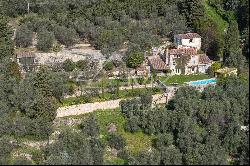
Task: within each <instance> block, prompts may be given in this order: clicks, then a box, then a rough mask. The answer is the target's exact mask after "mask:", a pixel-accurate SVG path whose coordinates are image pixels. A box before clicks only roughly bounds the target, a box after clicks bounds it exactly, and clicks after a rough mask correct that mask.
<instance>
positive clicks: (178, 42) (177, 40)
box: [174, 33, 201, 50]
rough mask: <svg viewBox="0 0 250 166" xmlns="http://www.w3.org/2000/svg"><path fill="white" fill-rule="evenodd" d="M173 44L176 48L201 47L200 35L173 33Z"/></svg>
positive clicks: (198, 48)
mask: <svg viewBox="0 0 250 166" xmlns="http://www.w3.org/2000/svg"><path fill="white" fill-rule="evenodd" d="M174 44H175V47H176V48H178V49H179V48H195V49H197V50H200V49H201V36H200V35H199V34H197V33H186V34H178V35H174Z"/></svg>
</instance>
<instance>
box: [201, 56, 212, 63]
mask: <svg viewBox="0 0 250 166" xmlns="http://www.w3.org/2000/svg"><path fill="white" fill-rule="evenodd" d="M208 63H212V61H211V60H210V59H209V57H208V56H207V55H206V54H200V55H199V64H208Z"/></svg>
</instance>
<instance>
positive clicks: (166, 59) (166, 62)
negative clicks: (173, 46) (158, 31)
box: [165, 48, 169, 65]
mask: <svg viewBox="0 0 250 166" xmlns="http://www.w3.org/2000/svg"><path fill="white" fill-rule="evenodd" d="M168 57H169V55H168V48H167V50H166V55H165V64H166V65H168Z"/></svg>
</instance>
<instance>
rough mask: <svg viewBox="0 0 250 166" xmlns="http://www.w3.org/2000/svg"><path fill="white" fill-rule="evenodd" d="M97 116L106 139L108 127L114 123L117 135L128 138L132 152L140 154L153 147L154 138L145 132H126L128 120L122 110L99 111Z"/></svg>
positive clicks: (129, 148)
mask: <svg viewBox="0 0 250 166" xmlns="http://www.w3.org/2000/svg"><path fill="white" fill-rule="evenodd" d="M95 114H96V117H97V119H98V122H99V124H100V129H101V134H102V136H103V137H104V138H105V137H107V136H108V130H107V126H108V125H109V124H111V123H113V124H115V125H116V126H117V133H119V134H121V135H122V136H123V137H124V138H126V140H127V144H128V150H129V151H130V152H132V153H138V152H139V151H141V150H143V149H148V148H149V147H151V144H152V139H153V138H154V137H153V136H149V135H146V134H144V133H143V132H136V133H130V132H126V131H125V130H124V124H125V122H126V119H125V117H124V116H123V114H122V113H121V111H120V109H116V110H107V111H97V112H95Z"/></svg>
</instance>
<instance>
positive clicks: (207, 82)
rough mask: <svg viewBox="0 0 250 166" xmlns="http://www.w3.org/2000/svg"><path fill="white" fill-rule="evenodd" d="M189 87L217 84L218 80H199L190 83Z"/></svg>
mask: <svg viewBox="0 0 250 166" xmlns="http://www.w3.org/2000/svg"><path fill="white" fill-rule="evenodd" d="M188 84H189V85H208V84H216V79H215V78H213V79H207V80H198V81H191V82H188Z"/></svg>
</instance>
